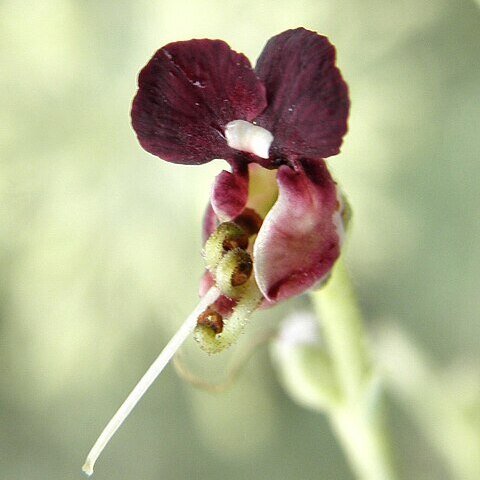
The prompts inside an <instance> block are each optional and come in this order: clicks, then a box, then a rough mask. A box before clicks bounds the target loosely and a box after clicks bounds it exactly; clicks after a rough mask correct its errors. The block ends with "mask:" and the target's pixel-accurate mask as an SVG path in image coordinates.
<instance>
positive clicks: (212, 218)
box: [202, 202, 219, 243]
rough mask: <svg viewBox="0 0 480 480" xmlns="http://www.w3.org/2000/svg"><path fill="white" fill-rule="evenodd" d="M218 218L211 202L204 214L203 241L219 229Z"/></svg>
mask: <svg viewBox="0 0 480 480" xmlns="http://www.w3.org/2000/svg"><path fill="white" fill-rule="evenodd" d="M218 224H219V222H218V218H217V215H216V214H215V212H214V210H213V208H212V204H211V203H210V202H209V203H208V205H207V208H206V210H205V214H204V215H203V226H202V239H203V243H205V242H206V241H207V240H208V238H209V237H210V235H211V234H212V233H213V232H214V231H215V230H216V229H217V227H218Z"/></svg>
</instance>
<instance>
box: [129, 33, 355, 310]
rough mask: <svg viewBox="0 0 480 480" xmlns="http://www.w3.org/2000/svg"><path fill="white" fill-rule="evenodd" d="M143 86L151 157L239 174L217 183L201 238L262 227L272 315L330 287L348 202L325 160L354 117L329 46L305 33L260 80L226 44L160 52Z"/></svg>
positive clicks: (260, 280) (141, 103)
mask: <svg viewBox="0 0 480 480" xmlns="http://www.w3.org/2000/svg"><path fill="white" fill-rule="evenodd" d="M138 85H139V88H138V92H137V95H136V97H135V99H134V102H133V107H132V124H133V127H134V129H135V131H136V133H137V136H138V139H139V141H140V143H141V145H142V146H143V147H144V148H145V149H146V150H147V151H148V152H150V153H152V154H154V155H157V156H158V157H160V158H162V159H163V160H166V161H169V162H173V163H182V164H190V165H198V164H203V163H206V162H209V161H211V160H212V159H215V158H222V159H224V160H226V161H227V162H228V163H229V164H230V166H231V170H232V171H231V172H230V171H223V172H222V173H220V175H218V177H217V178H216V180H215V183H214V186H213V189H212V195H211V201H210V205H209V208H208V209H207V212H206V215H205V221H204V239H205V240H207V239H208V238H209V237H210V236H211V235H212V234H213V233H214V232H215V230H216V229H217V227H218V225H219V224H220V223H222V222H227V221H233V222H234V223H235V222H237V223H239V222H240V223H241V222H242V221H244V220H245V218H246V217H249V218H250V220H251V219H252V218H253V217H255V218H258V223H259V224H261V227H260V228H259V230H257V231H253V232H250V235H251V236H252V237H253V236H254V235H256V239H254V243H253V248H251V250H252V254H253V255H252V256H253V273H254V277H255V280H256V283H257V285H258V288H259V289H260V291H261V293H262V296H263V298H264V304H268V305H272V304H274V303H276V302H278V301H280V300H284V299H287V298H290V297H292V296H294V295H299V294H301V293H303V292H305V291H306V290H308V289H309V288H311V287H313V286H315V285H316V284H318V283H321V282H322V281H323V280H324V279H325V278H326V277H327V276H328V274H329V272H330V270H331V268H332V266H333V264H334V262H335V260H336V259H337V258H338V256H339V254H340V244H341V240H342V234H343V222H342V219H341V213H342V202H341V200H340V198H339V195H338V192H337V188H336V184H335V182H334V181H333V179H332V177H331V176H330V173H329V172H328V169H327V167H326V165H325V162H324V158H326V157H329V156H331V155H335V154H337V153H338V152H339V149H340V145H341V143H342V137H343V135H344V134H345V132H346V130H347V117H348V111H349V98H348V89H347V85H346V84H345V82H344V80H343V79H342V76H341V74H340V71H339V70H338V68H337V67H336V66H335V49H334V47H333V46H332V45H331V44H330V42H329V41H328V39H327V38H326V37H324V36H321V35H318V34H317V33H315V32H312V31H308V30H306V29H304V28H297V29H294V30H288V31H286V32H283V33H281V34H279V35H277V36H275V37H273V38H272V39H270V40H269V42H268V43H267V45H266V46H265V48H264V50H263V52H262V53H261V55H260V57H259V59H258V61H257V64H256V67H255V69H252V68H251V66H250V63H249V61H248V59H247V58H246V57H245V56H244V55H242V54H240V53H237V52H235V51H233V50H231V49H230V47H229V46H228V45H227V44H226V43H225V42H223V41H221V40H206V39H204V40H190V41H184V42H175V43H171V44H169V45H166V46H165V47H163V48H161V49H160V50H158V51H157V52H156V53H155V55H154V56H153V58H152V59H151V60H150V61H149V62H148V64H147V65H146V66H145V67H144V69H143V70H142V71H141V73H140V76H139V81H138ZM259 166H260V167H261V168H259ZM263 169H269V170H276V172H277V175H276V183H275V180H274V179H273V177H270V183H273V186H274V188H273V198H272V195H270V196H268V195H266V198H263V199H260V200H259V199H258V196H257V197H254V196H253V195H252V194H251V191H252V190H253V188H252V183H255V181H256V179H257V178H258V177H261V176H262V173H261V170H263ZM277 185H278V186H277ZM267 186H268V185H267ZM249 187H250V188H249ZM271 187H272V185H270V186H269V188H268V189H269V190H272V188H271ZM249 190H250V194H249ZM264 197H265V195H264ZM265 205H267V206H268V207H267V209H265V208H264V207H265ZM272 205H273V206H272ZM269 207H271V208H269ZM262 210H264V211H262ZM265 210H266V211H265ZM213 277H215V275H214V274H213V275H209V274H207V278H206V279H205V281H204V284H205V285H207V286H210V285H211V284H213V283H214V281H215V278H213ZM217 283H218V282H217ZM205 291H206V289H205V288H203V289H201V293H204V292H205Z"/></svg>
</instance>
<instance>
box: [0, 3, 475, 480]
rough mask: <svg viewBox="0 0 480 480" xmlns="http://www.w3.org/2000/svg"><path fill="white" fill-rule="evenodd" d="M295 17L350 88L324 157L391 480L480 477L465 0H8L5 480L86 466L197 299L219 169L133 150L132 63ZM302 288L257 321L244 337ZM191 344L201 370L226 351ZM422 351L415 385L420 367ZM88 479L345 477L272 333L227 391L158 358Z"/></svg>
mask: <svg viewBox="0 0 480 480" xmlns="http://www.w3.org/2000/svg"><path fill="white" fill-rule="evenodd" d="M296 26H305V27H307V28H310V29H314V30H316V31H318V32H320V33H322V34H324V35H327V36H329V37H330V39H331V41H332V42H333V43H334V44H335V45H336V47H337V52H338V63H339V65H340V66H341V68H342V71H343V73H344V76H345V78H346V80H347V82H348V83H349V86H350V90H351V98H352V113H351V118H350V132H349V134H348V136H347V137H346V140H345V143H344V147H343V150H342V153H341V155H340V156H338V157H334V158H332V159H330V160H329V165H330V166H331V168H332V171H333V172H334V174H335V176H336V178H337V180H338V181H339V183H340V184H341V185H342V186H343V188H344V190H345V191H346V193H347V194H348V196H349V198H350V202H351V204H352V206H353V209H354V212H355V218H354V224H353V228H352V232H351V237H350V239H349V245H348V248H349V250H348V257H349V264H350V266H351V269H352V272H353V274H354V278H355V281H356V284H357V286H358V290H359V294H360V298H361V301H362V304H363V307H364V310H365V313H366V317H367V320H368V327H369V330H370V331H371V333H372V337H373V338H374V340H373V341H372V343H373V344H374V345H375V348H376V349H377V350H378V351H379V352H380V355H379V358H380V359H381V360H380V363H381V364H382V365H381V366H383V367H384V368H385V371H386V372H389V373H386V375H387V377H388V378H389V380H388V383H387V387H388V390H387V394H388V400H389V402H388V414H389V415H388V418H389V422H390V426H391V430H392V432H393V438H394V447H395V452H396V456H397V459H398V463H399V465H400V468H401V470H402V471H403V474H404V478H405V479H413V478H415V479H429V480H443V479H458V480H465V479H466V478H467V475H470V474H471V478H480V473H479V475H478V476H476V477H475V471H476V472H477V473H478V470H475V468H477V466H478V461H477V466H475V465H473V464H472V465H473V466H472V467H471V468H470V469H468V468H467V467H466V468H467V470H464V471H463V472H462V468H463V467H464V466H465V465H464V464H465V462H468V461H469V460H468V459H469V458H473V457H470V456H465V455H463V453H464V451H468V448H470V451H471V454H472V455H473V456H475V455H477V457H479V458H480V451H475V449H474V450H473V451H472V450H471V449H472V445H473V446H474V448H475V445H477V446H478V445H480V387H479V383H480V367H478V361H479V360H480V352H479V347H480V341H479V339H480V322H479V321H478V320H479V312H480V295H479V294H478V290H479V286H480V242H479V238H480V215H479V206H480V190H479V188H478V185H479V174H480V162H479V161H478V157H479V152H480V134H479V124H480V9H479V4H478V3H475V2H473V1H467V0H458V1H447V0H435V1H433V0H420V1H419V0H398V1H385V0H384V1H381V0H362V1H360V0H298V1H296V2H292V1H286V0H265V1H262V0H259V1H255V2H248V1H241V0H232V1H229V2H225V1H217V0H210V1H204V2H202V1H195V0H158V1H154V0H153V1H152V0H148V1H147V0H137V1H111V0H110V1H93V0H77V1H74V0H41V1H38V2H31V1H26V0H2V1H0V105H1V107H0V274H1V276H0V279H1V280H0V369H1V383H0V478H1V479H2V480H10V479H12V480H13V479H15V480H18V479H22V480H23V479H27V480H30V479H31V480H37V479H38V480H40V479H42V480H43V479H46V478H48V479H49V480H57V479H58V480H60V479H61V480H65V479H71V478H81V475H82V473H81V471H80V467H81V465H82V463H83V460H84V456H85V455H86V453H87V451H88V450H89V448H90V447H91V445H92V443H93V441H94V440H95V438H96V436H97V435H98V434H99V433H100V430H101V429H102V428H103V426H104V425H105V423H106V421H107V420H108V419H109V418H110V416H111V415H112V414H113V412H114V411H115V409H116V408H117V407H118V406H119V404H120V403H121V401H123V399H124V397H125V396H126V394H127V393H128V392H129V390H130V388H131V387H132V386H133V385H134V384H135V382H136V381H137V379H138V378H139V377H140V375H141V374H143V372H144V370H145V369H146V367H147V366H148V365H149V364H150V362H151V361H152V360H153V358H154V357H155V356H156V354H157V353H158V352H159V351H160V349H161V348H162V346H163V345H164V344H165V342H166V341H167V339H168V338H169V337H170V335H171V334H172V333H173V332H174V331H175V328H176V326H178V325H179V324H180V323H181V322H182V320H183V319H184V318H185V316H186V315H187V314H188V313H189V311H190V310H191V309H192V308H193V306H194V305H195V303H196V301H197V286H198V280H199V278H200V275H201V272H202V268H203V265H202V259H201V256H200V249H201V240H200V230H201V217H202V214H203V210H204V206H205V204H206V201H207V199H208V195H209V189H210V185H211V181H212V178H213V176H214V175H215V174H216V173H217V172H218V171H219V170H220V169H221V168H222V167H223V166H224V164H223V163H222V162H213V163H211V164H208V165H205V166H203V167H198V168H197V167H195V168H194V167H186V166H175V165H170V164H167V163H165V162H162V161H161V160H159V159H157V158H155V157H152V156H150V155H148V154H147V153H145V152H144V151H143V150H142V149H141V148H140V146H139V145H138V143H137V141H136V139H135V136H134V134H133V132H132V129H131V127H130V124H129V122H130V118H129V110H130V103H131V99H132V97H133V95H134V93H135V91H136V77H137V73H138V71H139V69H140V68H141V67H142V66H143V65H144V64H145V63H146V62H147V60H148V59H149V58H150V57H151V55H152V54H153V52H154V51H155V50H156V49H158V48H159V47H161V46H162V45H164V44H166V43H168V42H171V41H175V40H185V39H190V38H204V37H206V38H222V39H224V40H226V41H227V42H228V43H229V44H230V45H231V46H232V48H234V49H235V50H237V51H240V52H244V53H246V54H247V55H248V56H249V58H250V59H251V60H252V62H254V61H255V58H256V57H257V56H258V54H259V53H260V51H261V49H262V47H263V45H264V44H265V42H266V41H267V40H268V39H269V38H270V37H271V36H273V35H274V34H277V33H279V32H281V31H283V30H285V29H287V28H292V27H296ZM305 302H306V300H305V299H297V300H294V301H291V302H289V303H287V304H285V305H282V306H278V307H276V308H274V309H272V310H270V311H268V312H263V313H257V314H255V316H254V319H253V322H252V328H251V329H250V332H249V335H245V336H244V338H242V342H241V343H244V344H247V343H248V339H249V338H251V337H252V336H253V335H255V332H257V333H258V332H261V331H262V330H263V329H265V328H269V327H271V326H274V325H276V324H278V322H279V321H280V320H281V319H282V318H284V316H285V315H286V313H287V312H291V311H294V310H295V309H298V308H301V307H304V306H305ZM412 345H417V347H416V348H419V349H420V350H421V352H419V353H418V352H417V353H414V350H413V346H412ZM240 348H241V346H240ZM186 350H187V361H189V362H190V365H194V366H195V368H193V367H192V368H193V370H194V371H195V372H196V373H198V374H200V375H202V376H204V377H205V378H208V379H210V380H212V381H216V380H218V379H221V378H223V377H224V376H225V370H226V368H227V366H228V362H229V361H231V357H232V355H234V354H235V352H234V353H228V354H226V355H224V356H221V357H212V358H209V357H207V356H206V355H203V354H201V353H198V351H197V349H196V346H195V345H194V343H193V342H191V343H190V344H189V345H188V346H187V348H186ZM414 355H419V357H418V358H417V357H416V356H414ZM420 356H422V357H423V356H425V357H426V359H425V362H426V365H427V366H425V365H424V366H423V367H425V369H426V370H427V371H426V372H423V374H424V375H425V377H421V378H422V379H424V380H422V381H421V382H417V383H415V382H411V381H410V380H411V379H412V377H415V369H416V368H417V367H418V365H419V364H420V363H419V360H418V359H419V358H420ZM422 362H423V360H422ZM423 367H422V368H423ZM415 378H418V376H417V377H415ZM429 382H430V383H429ZM445 398H447V399H449V400H448V402H451V403H448V402H447V404H445V405H444V404H443V403H442V402H444V400H445ZM452 405H453V407H452ZM457 407H458V419H457V417H456V416H455V419H456V420H452V422H453V423H452V425H450V424H448V421H447V420H448V419H445V418H444V412H447V413H448V412H450V411H452V409H455V408H457ZM442 409H443V410H442ZM444 421H446V422H447V424H442V422H444ZM462 422H463V423H462ZM459 423H460V424H462V425H463V427H464V428H463V427H462V428H460V429H459V428H457V427H458V424H459ZM450 432H451V433H452V436H451V437H450V436H449V435H450ZM475 442H476V443H475ZM449 449H450V450H451V452H450V453H449ZM455 451H457V452H458V455H456V453H455ZM462 455H463V456H462ZM469 455H470V454H469ZM464 457H465V458H464ZM462 458H464V459H463V460H461V461H460V460H459V459H462ZM472 462H474V460H472ZM456 463H459V465H456ZM465 472H470V473H465ZM472 472H473V473H472ZM95 475H96V476H95V478H96V479H98V480H102V479H115V480H123V479H142V480H153V479H162V480H174V479H175V480H176V479H187V478H195V479H197V478H198V479H207V478H208V479H225V478H228V479H230V480H240V479H274V478H275V479H282V480H283V479H285V480H293V479H302V480H303V479H305V480H308V479H314V478H315V479H320V478H321V479H333V480H337V479H338V480H343V479H345V480H347V479H350V480H351V479H353V476H352V474H351V473H350V471H349V468H348V466H347V465H346V462H345V460H344V457H343V454H342V452H341V450H340V449H339V447H338V446H337V443H336V441H335V439H334V438H333V436H332V434H331V433H330V430H329V426H328V423H327V421H326V420H325V418H324V417H323V416H321V415H318V414H315V413H313V412H310V411H307V410H303V409H302V408H300V407H299V406H297V405H295V404H294V403H293V402H292V401H291V400H290V399H289V397H288V396H287V395H286V394H285V393H284V392H283V390H282V388H281V387H280V385H279V384H278V383H277V380H276V376H275V371H274V369H273V367H272V365H271V362H270V359H269V355H268V350H267V349H263V350H261V351H260V352H258V353H257V354H256V355H255V356H254V358H253V359H252V360H251V361H250V363H249V365H248V367H247V368H246V371H245V372H244V374H243V376H242V377H241V378H240V380H239V381H238V382H237V384H236V385H235V386H234V387H233V388H232V389H231V390H230V391H228V392H227V393H225V394H222V395H212V394H208V393H204V392H199V391H197V390H195V389H194V388H193V387H191V386H190V385H188V384H186V383H184V382H183V381H181V380H179V378H178V377H177V375H176V374H175V372H174V370H173V369H172V368H171V367H170V368H169V369H168V370H167V372H166V373H165V374H164V375H162V377H161V378H160V379H159V381H157V383H156V384H155V385H154V387H153V388H152V390H151V391H149V393H148V394H147V396H146V397H145V398H144V400H143V401H142V402H141V403H140V405H139V407H138V408H137V409H136V410H135V412H134V414H133V415H132V416H131V418H129V420H128V422H127V423H126V424H125V425H124V426H123V428H122V429H121V430H120V431H119V433H118V435H117V436H116V437H115V438H114V440H113V441H112V443H111V444H110V445H109V446H108V448H107V450H106V451H105V453H104V456H103V457H102V458H101V459H100V461H99V463H98V465H97V470H96V474H95ZM469 478H470V477H469Z"/></svg>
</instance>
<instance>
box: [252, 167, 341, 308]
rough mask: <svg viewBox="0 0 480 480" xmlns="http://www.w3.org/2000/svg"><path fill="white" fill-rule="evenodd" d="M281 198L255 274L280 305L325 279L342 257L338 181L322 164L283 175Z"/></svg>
mask: <svg viewBox="0 0 480 480" xmlns="http://www.w3.org/2000/svg"><path fill="white" fill-rule="evenodd" d="M277 178H278V185H279V197H278V200H277V202H276V204H275V205H274V206H273V208H272V210H271V211H270V212H269V214H268V215H267V216H266V218H265V220H264V222H263V225H262V228H261V229H260V232H259V233H258V237H257V239H256V241H255V245H254V251H253V256H254V272H255V278H256V281H257V284H258V286H259V288H260V290H261V291H262V293H263V295H264V296H265V298H266V299H267V300H269V301H271V302H277V301H279V300H284V299H286V298H289V297H292V296H294V295H299V294H301V293H303V292H305V291H306V290H307V289H309V288H310V287H312V286H314V285H316V284H317V283H318V282H320V281H321V280H322V279H324V278H325V277H326V276H327V275H328V273H329V272H330V270H331V268H332V266H333V264H334V262H335V260H336V259H337V258H338V256H339V254H340V242H341V236H342V231H341V230H342V224H341V219H340V209H341V206H340V203H339V201H338V198H337V189H336V185H335V182H334V181H333V179H332V177H331V176H330V174H329V172H328V170H327V168H326V165H325V162H324V161H323V160H321V159H316V160H302V161H301V162H298V164H297V165H296V166H295V168H291V167H288V166H282V167H280V169H279V170H278V177H277Z"/></svg>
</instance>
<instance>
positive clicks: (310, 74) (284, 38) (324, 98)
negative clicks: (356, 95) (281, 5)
mask: <svg viewBox="0 0 480 480" xmlns="http://www.w3.org/2000/svg"><path fill="white" fill-rule="evenodd" d="M255 71H256V72H257V75H258V77H259V78H260V80H262V82H263V83H264V85H265V87H266V90H267V101H268V107H267V109H266V110H265V111H264V112H263V113H262V114H261V115H260V116H259V117H258V118H257V119H256V122H257V124H258V125H260V126H262V127H264V128H266V129H267V130H269V131H270V132H272V133H273V136H274V141H273V144H272V146H271V148H270V154H271V157H275V156H277V157H291V156H292V155H299V156H302V157H308V158H326V157H329V156H331V155H335V154H337V153H338V152H339V150H340V145H341V144H342V138H343V135H344V134H345V133H346V131H347V117H348V111H349V106H350V102H349V98H348V87H347V85H346V83H345V82H344V80H343V78H342V76H341V74H340V71H339V70H338V68H337V67H336V66H335V48H334V47H333V45H332V44H331V43H330V42H329V41H328V39H327V38H326V37H323V36H321V35H318V34H317V33H315V32H311V31H309V30H305V29H304V28H297V29H295V30H287V31H286V32H283V33H281V34H279V35H276V36H275V37H273V38H271V39H270V40H269V41H268V43H267V44H266V46H265V48H264V49H263V52H262V54H261V55H260V58H259V59H258V61H257V65H256V67H255Z"/></svg>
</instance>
